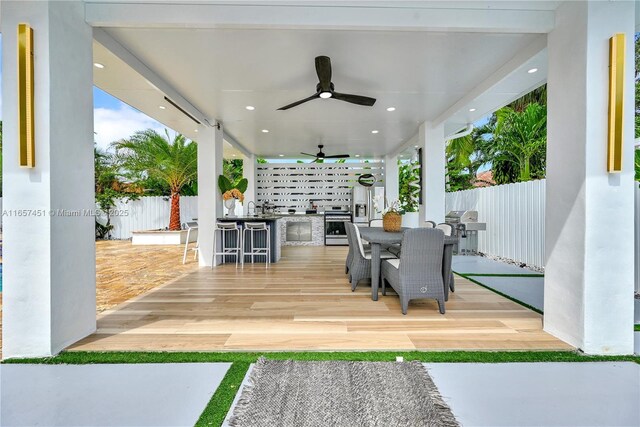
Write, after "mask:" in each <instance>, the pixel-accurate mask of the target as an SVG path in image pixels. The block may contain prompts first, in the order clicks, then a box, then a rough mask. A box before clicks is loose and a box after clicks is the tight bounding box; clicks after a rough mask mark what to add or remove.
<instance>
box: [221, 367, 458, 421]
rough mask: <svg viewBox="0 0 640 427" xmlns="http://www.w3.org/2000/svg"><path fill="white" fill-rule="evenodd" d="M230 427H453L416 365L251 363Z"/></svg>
mask: <svg viewBox="0 0 640 427" xmlns="http://www.w3.org/2000/svg"><path fill="white" fill-rule="evenodd" d="M229 424H230V425H231V426H234V427H247V426H251V427H262V426H264V427H273V426H282V427H294V426H295V427H298V426H305V427H306V426H322V427H325V426H344V427H347V426H348V427H357V426H380V427H382V426H385V427H387V426H389V427H390V426H434V427H435V426H444V427H448V426H452V427H453V426H458V425H459V424H458V422H457V421H456V419H455V418H454V416H453V414H452V413H451V410H450V409H449V407H448V406H447V404H446V403H445V402H444V401H443V400H442V397H441V396H440V393H439V392H438V389H437V388H436V386H435V384H434V383H433V380H432V379H431V377H429V374H428V373H427V371H426V369H425V368H424V366H423V365H422V364H421V363H419V362H401V363H398V362H340V361H331V362H299V361H292V360H267V359H264V358H261V359H260V360H259V361H258V363H256V365H255V367H254V369H253V371H252V373H251V376H250V378H249V386H248V387H245V389H244V391H243V392H242V395H241V397H240V400H239V401H238V404H237V405H236V408H235V410H234V412H233V416H232V417H231V420H230V422H229Z"/></svg>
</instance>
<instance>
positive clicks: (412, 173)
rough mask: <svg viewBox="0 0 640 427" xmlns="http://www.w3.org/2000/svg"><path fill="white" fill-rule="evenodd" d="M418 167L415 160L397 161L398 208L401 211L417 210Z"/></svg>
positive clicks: (418, 191)
mask: <svg viewBox="0 0 640 427" xmlns="http://www.w3.org/2000/svg"><path fill="white" fill-rule="evenodd" d="M419 182H420V168H419V167H417V160H416V159H412V160H411V161H409V162H398V186H399V188H398V190H399V193H398V195H399V197H398V199H399V200H400V209H401V210H402V211H403V212H417V211H418V201H419V197H420V186H419Z"/></svg>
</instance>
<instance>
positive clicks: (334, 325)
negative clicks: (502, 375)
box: [70, 246, 571, 351]
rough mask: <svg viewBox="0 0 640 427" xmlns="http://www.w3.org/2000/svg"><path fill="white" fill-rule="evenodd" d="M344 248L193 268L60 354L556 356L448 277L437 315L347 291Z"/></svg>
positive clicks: (550, 342) (517, 310)
mask: <svg viewBox="0 0 640 427" xmlns="http://www.w3.org/2000/svg"><path fill="white" fill-rule="evenodd" d="M345 256H346V248H344V247H324V246H322V247H285V248H283V257H282V260H281V261H280V262H278V263H276V264H272V265H271V267H270V268H269V269H265V268H264V264H255V265H250V264H248V265H246V266H245V268H244V269H236V268H235V266H234V265H223V266H220V267H216V268H215V269H213V270H211V269H208V268H205V269H199V270H197V271H195V272H192V273H188V274H184V275H182V276H181V277H179V278H178V279H176V280H174V281H172V282H169V283H167V284H166V285H163V286H161V287H158V288H156V289H154V290H152V291H151V292H149V293H147V294H144V295H141V296H139V297H136V298H134V299H132V300H130V301H128V302H126V303H124V304H121V305H119V306H118V307H116V308H114V309H111V310H107V311H105V312H103V313H101V314H100V315H99V316H98V331H97V332H96V333H95V334H93V335H91V336H89V337H87V338H86V339H84V340H82V341H80V342H78V343H76V344H75V345H73V346H72V348H70V350H89V351H106V350H131V351H158V350H163V351H189V350H192V351H204V350H232V351H241V350H247V351H253V350H261V351H272V350H273V351H275V350H414V349H419V350H450V349H480V350H566V349H571V347H570V346H569V345H568V344H565V343H564V342H562V341H560V340H558V339H556V338H554V337H552V336H551V335H549V334H547V333H545V332H544V331H542V317H541V316H540V315H539V314H537V313H535V312H532V311H530V310H528V309H526V308H524V307H522V306H520V305H518V304H516V303H513V302H511V301H509V300H507V299H505V298H503V297H501V296H499V295H497V294H495V293H493V292H491V291H488V290H486V289H484V288H482V287H480V286H477V285H475V284H473V283H471V282H469V281H467V280H465V279H462V278H460V277H456V284H457V285H456V292H455V293H454V294H452V295H451V297H450V299H449V302H448V303H447V306H446V308H447V313H446V314H445V315H441V314H439V312H438V309H437V304H436V303H435V301H429V300H424V301H417V302H415V301H414V302H412V303H411V304H410V305H409V313H408V315H406V316H403V315H402V313H401V311H400V303H399V300H398V297H397V296H395V295H393V294H388V295H387V296H386V297H383V296H380V300H379V301H377V302H374V301H372V300H371V288H370V287H369V286H368V284H366V283H364V282H361V284H360V286H359V287H358V289H357V290H356V292H351V289H350V287H349V284H348V281H347V278H346V275H345V274H344V258H345Z"/></svg>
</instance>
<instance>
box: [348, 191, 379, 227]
mask: <svg viewBox="0 0 640 427" xmlns="http://www.w3.org/2000/svg"><path fill="white" fill-rule="evenodd" d="M384 206H385V200H384V187H382V186H373V187H365V186H363V185H360V184H356V185H354V187H353V190H352V193H351V212H352V213H353V222H354V223H355V224H368V223H369V221H371V220H372V219H381V218H382V211H383V210H384Z"/></svg>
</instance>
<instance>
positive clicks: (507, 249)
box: [446, 180, 545, 267]
mask: <svg viewBox="0 0 640 427" xmlns="http://www.w3.org/2000/svg"><path fill="white" fill-rule="evenodd" d="M446 210H447V212H448V211H452V210H476V211H478V221H480V222H486V223H487V230H486V231H481V232H479V233H478V250H479V251H480V252H484V253H486V254H490V255H495V256H501V257H505V258H509V259H513V260H515V261H520V262H524V263H527V264H530V265H534V266H538V267H544V262H545V255H544V211H545V180H540V181H529V182H522V183H516V184H508V185H497V186H494V187H484V188H477V189H474V190H466V191H457V192H453V193H447V196H446Z"/></svg>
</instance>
